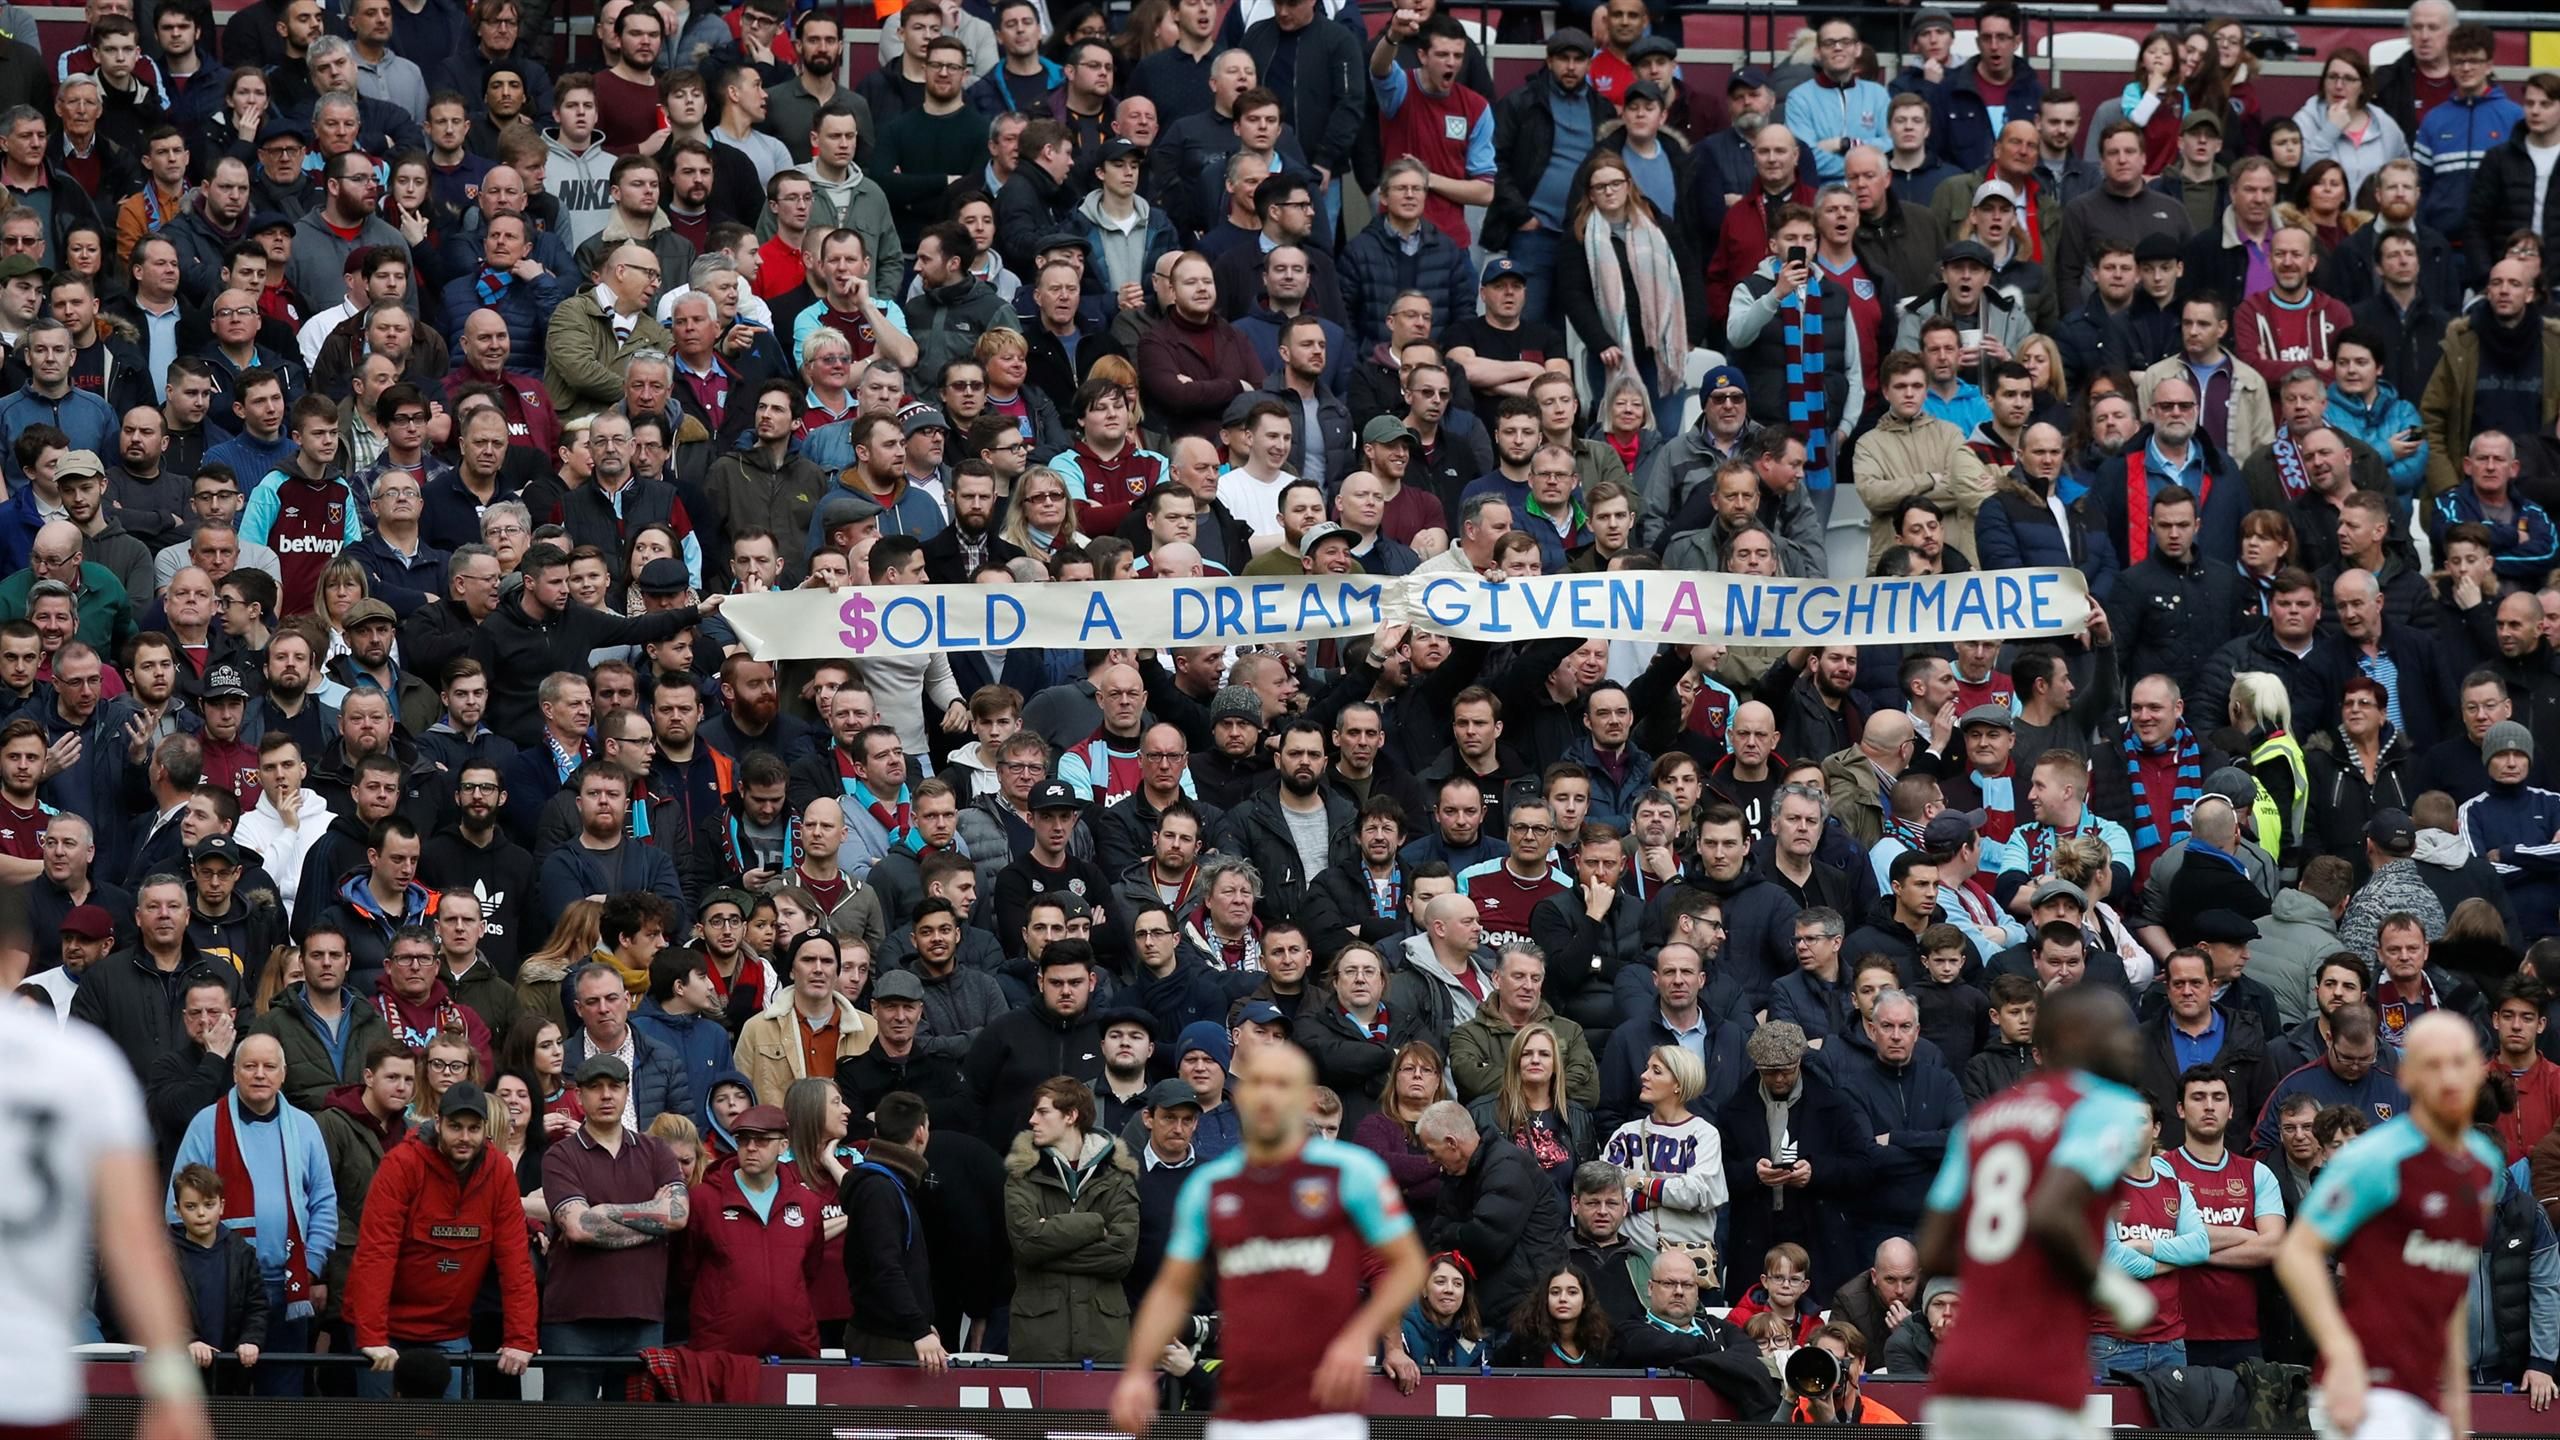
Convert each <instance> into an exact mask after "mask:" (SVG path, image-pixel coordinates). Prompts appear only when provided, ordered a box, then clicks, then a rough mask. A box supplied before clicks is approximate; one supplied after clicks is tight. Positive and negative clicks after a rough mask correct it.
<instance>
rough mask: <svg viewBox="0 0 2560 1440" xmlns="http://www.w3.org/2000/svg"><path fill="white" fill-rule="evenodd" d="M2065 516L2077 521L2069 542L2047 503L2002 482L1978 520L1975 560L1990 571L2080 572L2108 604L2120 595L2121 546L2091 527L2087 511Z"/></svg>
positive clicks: (2068, 509)
mask: <svg viewBox="0 0 2560 1440" xmlns="http://www.w3.org/2000/svg"><path fill="white" fill-rule="evenodd" d="M2063 513H2064V514H2065V515H2067V516H2069V517H2070V519H2071V534H2070V537H2069V539H2068V540H2067V541H2066V540H2065V538H2064V536H2063V533H2062V527H2061V526H2060V525H2059V524H2057V523H2056V522H2055V520H2054V518H2053V511H2052V510H2051V509H2050V508H2049V507H2047V506H2046V504H2045V502H2044V501H2043V500H2041V499H2039V498H2037V497H2036V496H2035V495H2034V494H2033V493H2031V492H2029V491H2028V490H2027V489H2026V487H2024V486H2022V485H2020V484H2019V483H2018V482H2016V481H2014V480H2005V481H2002V482H2001V484H2000V488H1999V489H1998V490H1995V491H1993V492H1992V494H1991V498H1990V499H1988V500H1985V501H1983V502H1982V509H1981V510H1979V511H1978V512H1976V513H1975V515H1974V517H1973V548H1974V558H1975V559H1976V560H1977V561H1979V562H1980V563H1981V566H1982V568H1983V569H1985V570H2015V569H2018V568H2020V567H2022V566H2050V567H2052V568H2054V569H2058V570H2067V569H2075V568H2076V569H2077V570H2079V572H2080V573H2081V574H2082V575H2085V576H2087V577H2088V580H2089V594H2090V596H2091V597H2092V598H2094V599H2096V600H2097V601H2098V602H2099V603H2100V604H2104V603H2106V600H2107V597H2108V596H2109V595H2111V594H2113V593H2114V592H2115V588H2116V572H2117V570H2118V569H2119V568H2120V567H2119V566H2118V565H2117V563H2116V547H2115V542H2114V541H2112V540H2109V539H2108V538H2107V533H2106V532H2105V531H2104V530H2100V529H2097V528H2095V527H2094V526H2092V525H2090V524H2089V516H2088V511H2087V510H2086V509H2085V508H2084V507H2082V506H2079V505H2077V504H2068V505H2065V506H2063Z"/></svg>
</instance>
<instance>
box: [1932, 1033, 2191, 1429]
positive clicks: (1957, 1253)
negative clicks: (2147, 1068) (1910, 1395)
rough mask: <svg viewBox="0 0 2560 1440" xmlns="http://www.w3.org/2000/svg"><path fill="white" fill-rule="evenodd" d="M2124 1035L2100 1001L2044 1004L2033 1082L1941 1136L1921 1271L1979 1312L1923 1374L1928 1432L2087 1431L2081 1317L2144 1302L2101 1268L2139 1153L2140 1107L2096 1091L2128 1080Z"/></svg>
mask: <svg viewBox="0 0 2560 1440" xmlns="http://www.w3.org/2000/svg"><path fill="white" fill-rule="evenodd" d="M2133 1035H2134V1030H2133V1019H2132V1016H2131V1015H2130V1014H2127V1013H2125V1008H2124V1004H2123V1002H2122V1001H2121V1000H2120V999H2117V998H2116V997H2114V996H2111V995H2107V994H2105V993H2103V992H2100V991H2097V990H2094V989H2091V990H2080V989H2073V990H2068V991H2064V992H2062V993H2060V994H2057V995H2055V996H2052V997H2049V998H2048V999H2047V1001H2046V1002H2045V1009H2044V1014H2043V1015H2042V1016H2041V1017H2039V1020H2038V1023H2037V1029H2036V1042H2037V1048H2038V1050H2039V1052H2040V1053H2041V1054H2042V1055H2043V1056H2044V1058H2045V1061H2046V1068H2044V1069H2042V1070H2038V1071H2036V1072H2034V1073H2032V1074H2030V1075H2028V1076H2027V1077H2026V1078H2024V1079H2022V1080H2020V1081H2019V1082H2018V1083H2017V1084H2015V1085H2012V1086H2010V1087H2009V1088H2008V1089H2006V1090H2004V1091H2001V1092H2000V1093H1999V1094H1997V1095H1994V1096H1992V1097H1991V1098H1990V1099H1988V1100H1986V1101H1984V1102H1983V1103H1982V1104H1981V1105H1980V1106H1979V1107H1977V1108H1976V1109H1975V1110H1974V1111H1973V1113H1972V1114H1970V1115H1968V1116H1966V1117H1965V1119H1964V1121H1963V1122H1962V1123H1961V1124H1960V1125H1959V1126H1958V1127H1957V1129H1956V1132H1955V1133H1954V1134H1953V1135H1951V1136H1950V1137H1948V1143H1947V1158H1946V1161H1945V1163H1944V1164H1943V1165H1942V1166H1941V1167H1940V1169H1939V1171H1938V1178H1937V1180H1936V1182H1935V1183H1934V1184H1932V1185H1931V1186H1930V1188H1929V1196H1928V1204H1927V1211H1928V1214H1927V1216H1926V1219H1925V1221H1924V1224H1923V1227H1922V1230H1921V1236H1920V1257H1921V1264H1922V1266H1923V1267H1924V1268H1925V1269H1927V1270H1928V1272H1929V1273H1930V1274H1932V1275H1947V1274H1952V1275H1955V1276H1956V1277H1957V1279H1958V1281H1959V1283H1960V1284H1961V1286H1962V1287H1963V1290H1964V1292H1965V1293H1966V1294H1968V1295H1975V1296H1981V1297H1984V1299H1983V1301H1982V1303H1978V1304H1967V1305H1966V1306H1965V1307H1964V1309H1963V1310H1962V1312H1961V1313H1960V1314H1959V1315H1958V1317H1957V1319H1956V1323H1955V1328H1954V1329H1953V1330H1951V1331H1950V1332H1949V1333H1948V1334H1947V1336H1946V1338H1945V1339H1943V1340H1941V1341H1940V1342H1939V1344H1938V1350H1937V1355H1936V1357H1935V1359H1934V1360H1933V1361H1932V1363H1931V1365H1930V1367H1929V1372H1930V1375H1929V1378H1930V1385H1929V1396H1930V1398H1929V1408H1928V1413H1927V1419H1928V1422H1929V1425H1930V1427H1931V1429H1932V1430H1933V1431H1934V1433H1937V1434H1940V1435H1963V1436H1966V1437H1969V1440H2079V1437H2083V1436H2086V1435H2088V1434H2089V1433H2090V1430H2089V1427H2088V1423H2087V1421H2086V1420H2084V1419H2083V1418H2082V1416H2081V1413H2080V1409H2081V1404H2082V1402H2083V1401H2084V1400H2085V1399H2086V1398H2087V1396H2088V1393H2089V1379H2088V1376H2089V1365H2088V1337H2089V1306H2090V1304H2091V1302H2092V1301H2093V1300H2095V1301H2097V1302H2098V1303H2100V1304H2102V1305H2106V1306H2107V1307H2108V1308H2110V1309H2115V1310H2117V1311H2118V1312H2119V1315H2120V1317H2121V1316H2123V1315H2124V1314H2125V1313H2126V1312H2131V1313H2133V1314H2136V1315H2140V1314H2142V1313H2143V1312H2145V1311H2147V1309H2148V1305H2149V1299H2150V1297H2149V1296H2148V1295H2146V1294H2144V1293H2143V1292H2142V1291H2141V1289H2140V1287H2139V1286H2136V1285H2132V1283H2131V1282H2130V1281H2129V1280H2126V1279H2125V1278H2124V1277H2123V1275H2122V1272H2120V1271H2116V1270H2115V1269H2113V1267H2111V1266H2108V1265H2105V1264H2103V1263H2101V1256H2102V1254H2103V1251H2102V1248H2101V1237H2102V1235H2103V1232H2104V1229H2105V1226H2106V1223H2107V1212H2108V1210H2109V1208H2110V1207H2111V1206H2112V1205H2113V1204H2114V1200H2115V1193H2116V1185H2117V1182H2118V1180H2119V1179H2120V1178H2121V1177H2122V1176H2123V1174H2124V1172H2125V1167H2126V1166H2128V1165H2130V1164H2131V1163H2132V1161H2133V1158H2134V1156H2135V1155H2136V1154H2137V1153H2138V1152H2139V1150H2140V1148H2141V1146H2142V1144H2143V1133H2144V1132H2143V1120H2144V1111H2143V1102H2142V1098H2141V1096H2139V1095H2137V1094H2136V1093H2135V1092H2134V1091H2132V1090H2131V1089H2129V1088H2127V1087H2126V1086H2125V1085H2124V1084H2122V1083H2121V1082H2120V1081H2118V1080H2115V1079H2111V1078H2108V1077H2109V1076H2113V1075H2128V1074H2130V1073H2132V1068H2133V1060H2134V1053H2133V1045H2134V1041H2133ZM2109 1276H2115V1277H2116V1278H2117V1280H2119V1281H2121V1282H2122V1283H2121V1284H2110V1283H2109V1282H2108V1277H2109ZM2128 1286H2130V1287H2131V1294H2129V1295H2128V1294H2127V1293H2125V1292H2126V1287H2128ZM2146 1318H2147V1317H2146Z"/></svg>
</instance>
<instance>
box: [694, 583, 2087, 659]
mask: <svg viewBox="0 0 2560 1440" xmlns="http://www.w3.org/2000/svg"><path fill="white" fill-rule="evenodd" d="M720 613H721V614H722V615H723V616H724V617H726V618H727V619H728V621H729V623H730V625H731V626H732V627H733V628H735V629H736V631H737V633H738V638H739V639H740V640H741V641H743V642H744V643H745V644H746V646H747V648H748V650H749V651H750V652H751V653H752V654H754V655H755V656H756V658H758V659H760V660H816V659H827V658H844V659H855V660H859V659H861V658H863V657H864V656H866V655H893V654H917V653H920V652H931V651H947V650H1011V649H1016V648H1020V647H1024V646H1029V647H1033V648H1037V649H1044V650H1115V649H1124V648H1125V649H1149V648H1157V647H1163V646H1171V645H1256V644H1271V643H1277V642H1280V641H1287V640H1323V639H1329V638H1335V637H1340V636H1346V635H1366V634H1368V633H1370V632H1371V631H1374V630H1377V629H1379V628H1380V627H1382V626H1386V625H1397V624H1405V625H1412V626H1414V627H1415V628H1417V629H1423V630H1432V631H1438V632H1441V633H1444V634H1448V635H1454V636H1458V637H1460V638H1463V639H1471V640H1483V641H1487V642H1491V643H1504V642H1514V641H1521V640H1537V639H1544V638H1549V637H1554V636H1562V635H1581V636H1585V637H1588V638H1591V639H1597V640H1635V641H1647V640H1650V641H1658V642H1665V643H1671V644H1683V645H1690V644H1702V643H1709V642H1725V643H1732V644H1742V645H1791V646H1792V645H1863V644H1897V645H1904V644H1936V643H1940V642H1944V641H1951V640H2023V639H2030V638H2033V637H2037V636H2048V635H2071V634H2077V633H2079V632H2080V631H2081V630H2084V629H2086V628H2087V626H2088V621H2089V589H2088V584H2087V582H2086V581H2085V580H2084V579H2083V578H2082V576H2081V574H2080V572H2079V571H2077V570H2068V569H2043V570H1988V571H1984V570H1976V571H1968V572H1966V573H1963V574H1957V575H1912V576H1894V577H1879V578H1867V579H1858V580H1789V579H1761V578H1758V577H1755V576H1748V575H1701V574H1688V573H1683V572H1677V571H1668V570H1621V571H1613V572H1608V573H1603V574H1594V575H1547V576H1535V577H1528V578H1519V579H1508V580H1501V581H1489V580H1484V579H1481V578H1479V577H1477V576H1475V575H1471V574H1459V573H1456V572H1439V573H1426V574H1414V575H1407V576H1404V577H1402V578H1396V577H1390V576H1368V575H1288V576H1276V577H1272V578H1269V579H1254V578H1245V577H1219V578H1214V579H1200V580H1110V581H1099V582H1080V583H1072V584H1050V585H889V586H866V587H862V588H858V589H854V588H848V589H842V590H834V591H828V590H784V591H768V592H765V593H763V594H756V595H733V596H731V597H729V599H728V600H727V602H726V603H725V604H724V606H723V608H722V610H721V612H720Z"/></svg>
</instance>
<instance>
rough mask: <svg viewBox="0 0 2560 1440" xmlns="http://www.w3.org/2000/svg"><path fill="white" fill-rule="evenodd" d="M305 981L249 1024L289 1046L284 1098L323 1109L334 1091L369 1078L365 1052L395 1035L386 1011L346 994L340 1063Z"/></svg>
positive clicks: (255, 1032)
mask: <svg viewBox="0 0 2560 1440" xmlns="http://www.w3.org/2000/svg"><path fill="white" fill-rule="evenodd" d="M302 997H303V990H302V987H301V986H299V985H296V986H294V987H293V988H292V989H290V990H286V991H284V992H283V993H282V994H279V995H278V996H276V999H275V1004H274V1005H273V1006H271V1007H270V1008H269V1009H268V1010H267V1013H266V1014H264V1015H261V1016H259V1017H258V1018H257V1021H256V1023H254V1024H252V1025H251V1026H250V1027H249V1033H250V1034H252V1035H272V1036H274V1037H275V1040H276V1043H277V1044H279V1045H282V1046H283V1047H284V1098H285V1099H287V1100H289V1101H292V1102H293V1107H294V1108H295V1109H297V1110H312V1111H317V1110H318V1109H320V1108H321V1107H322V1106H324V1105H326V1104H328V1103H329V1092H330V1091H332V1090H335V1089H337V1088H338V1087H339V1086H341V1085H353V1084H357V1083H359V1082H361V1081H362V1080H363V1079H364V1052H365V1051H367V1050H369V1049H372V1048H373V1043H374V1042H375V1041H377V1040H384V1041H387V1040H389V1039H390V1038H391V1027H390V1026H388V1025H385V1024H384V1023H382V1012H381V1011H379V1010H376V1009H374V1008H373V1006H371V1005H369V1004H367V1003H366V1002H365V1001H363V1000H361V999H359V998H357V997H356V996H355V995H353V994H349V995H347V996H346V997H345V999H346V1007H347V1020H346V1025H347V1043H346V1045H345V1047H344V1049H343V1050H342V1051H341V1052H340V1054H341V1059H340V1062H339V1063H338V1064H337V1065H336V1066H332V1065H330V1063H329V1047H328V1046H326V1045H324V1044H322V1043H321V1042H320V1031H319V1028H318V1027H319V1024H320V1022H319V1021H317V1020H314V1019H312V1018H311V1010H310V1008H309V1007H308V1006H307V1005H305V1004H304V1003H303V998H302Z"/></svg>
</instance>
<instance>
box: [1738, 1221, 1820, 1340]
mask: <svg viewBox="0 0 2560 1440" xmlns="http://www.w3.org/2000/svg"><path fill="white" fill-rule="evenodd" d="M1812 1288H1813V1257H1812V1256H1810V1255H1808V1254H1806V1253H1805V1248H1804V1247H1803V1246H1801V1245H1798V1244H1796V1243H1795V1242H1794V1241H1792V1240H1790V1241H1787V1242H1785V1243H1784V1244H1779V1245H1772V1246H1770V1247H1769V1253H1768V1254H1766V1255H1764V1256H1762V1257H1761V1260H1760V1283H1759V1284H1757V1285H1754V1286H1752V1287H1751V1291H1750V1293H1749V1294H1746V1295H1744V1296H1743V1297H1742V1302H1741V1303H1740V1304H1738V1305H1736V1306H1734V1307H1733V1310H1732V1313H1730V1314H1728V1315H1726V1316H1725V1318H1726V1319H1727V1320H1730V1321H1732V1322H1733V1323H1734V1324H1736V1325H1743V1326H1748V1325H1749V1323H1750V1322H1751V1320H1752V1319H1753V1318H1755V1317H1757V1316H1761V1315H1771V1316H1775V1317H1776V1318H1777V1319H1778V1321H1779V1323H1781V1324H1783V1325H1785V1326H1787V1327H1788V1334H1789V1336H1790V1338H1789V1339H1788V1340H1787V1341H1786V1342H1785V1343H1787V1344H1789V1345H1805V1344H1810V1343H1811V1342H1812V1340H1813V1332H1814V1331H1816V1330H1819V1329H1821V1328H1822V1314H1821V1312H1820V1311H1818V1310H1815V1309H1814V1308H1813V1307H1812V1306H1810V1305H1807V1304H1805V1303H1804V1302H1805V1295H1806V1292H1807V1291H1809V1290H1811V1289H1812Z"/></svg>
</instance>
